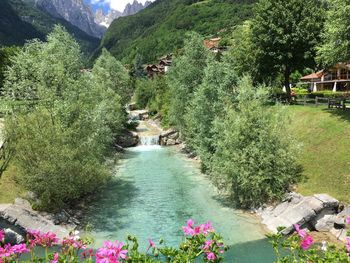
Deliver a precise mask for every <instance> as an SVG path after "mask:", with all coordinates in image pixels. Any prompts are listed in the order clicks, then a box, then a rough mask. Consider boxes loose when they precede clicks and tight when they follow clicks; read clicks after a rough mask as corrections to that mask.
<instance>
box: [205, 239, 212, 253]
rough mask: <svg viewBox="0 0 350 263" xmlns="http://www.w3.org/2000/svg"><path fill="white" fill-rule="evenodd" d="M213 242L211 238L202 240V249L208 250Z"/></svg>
mask: <svg viewBox="0 0 350 263" xmlns="http://www.w3.org/2000/svg"><path fill="white" fill-rule="evenodd" d="M213 243H214V241H213V240H206V241H205V242H204V246H203V250H206V251H208V250H209V249H210V247H211V245H212V244H213Z"/></svg>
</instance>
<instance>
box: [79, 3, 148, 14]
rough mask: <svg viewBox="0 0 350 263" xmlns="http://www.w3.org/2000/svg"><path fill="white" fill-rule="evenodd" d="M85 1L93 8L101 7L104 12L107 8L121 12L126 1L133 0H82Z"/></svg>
mask: <svg viewBox="0 0 350 263" xmlns="http://www.w3.org/2000/svg"><path fill="white" fill-rule="evenodd" d="M84 1H85V3H87V4H90V5H91V6H92V8H93V9H94V10H96V9H97V8H102V9H103V10H104V11H105V12H108V10H109V9H114V10H118V11H121V12H123V11H124V8H125V6H126V5H127V4H128V3H132V2H133V1H134V0H84ZM146 1H147V0H138V2H141V3H145V2H146Z"/></svg>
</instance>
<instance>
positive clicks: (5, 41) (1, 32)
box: [0, 0, 99, 53]
mask: <svg viewBox="0 0 350 263" xmlns="http://www.w3.org/2000/svg"><path fill="white" fill-rule="evenodd" d="M55 24H61V25H63V26H64V27H65V28H66V29H67V30H68V32H69V33H70V34H72V35H73V36H74V37H75V38H76V39H77V41H78V42H79V43H80V44H81V46H82V49H83V51H85V52H87V53H90V52H92V51H93V50H94V49H96V47H97V46H98V43H99V39H97V38H94V37H91V36H89V35H87V34H86V33H85V32H83V31H82V30H80V29H79V28H77V27H75V26H73V25H71V24H70V23H68V22H66V21H65V20H63V19H59V18H54V17H52V16H50V15H48V14H47V13H45V12H43V11H41V10H39V9H37V8H36V7H35V6H34V1H32V0H23V1H22V0H1V1H0V45H6V46H8V45H23V44H24V43H25V41H26V40H28V39H33V38H39V39H44V38H45V36H46V35H47V34H48V33H49V32H51V30H52V28H53V26H54V25H55Z"/></svg>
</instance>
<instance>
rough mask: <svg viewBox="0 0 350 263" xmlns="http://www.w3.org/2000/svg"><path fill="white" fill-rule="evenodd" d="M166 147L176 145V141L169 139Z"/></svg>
mask: <svg viewBox="0 0 350 263" xmlns="http://www.w3.org/2000/svg"><path fill="white" fill-rule="evenodd" d="M166 145H168V146H172V145H176V141H175V140H173V139H168V140H167V142H166Z"/></svg>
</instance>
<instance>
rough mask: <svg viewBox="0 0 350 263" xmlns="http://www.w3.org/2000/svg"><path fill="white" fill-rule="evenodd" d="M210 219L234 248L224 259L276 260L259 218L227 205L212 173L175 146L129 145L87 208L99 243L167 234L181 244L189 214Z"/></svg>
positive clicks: (143, 242)
mask: <svg viewBox="0 0 350 263" xmlns="http://www.w3.org/2000/svg"><path fill="white" fill-rule="evenodd" d="M189 218H192V219H193V220H195V222H196V223H204V222H207V221H211V222H212V223H213V226H214V228H215V229H216V230H217V232H219V233H220V234H222V236H223V237H224V240H225V243H226V244H227V245H230V246H231V249H230V250H229V251H228V252H226V254H225V262H242V263H245V262H247V263H248V262H260V263H264V262H273V252H272V249H271V247H270V245H269V244H268V242H267V241H266V239H265V238H264V232H263V230H262V228H261V226H260V225H259V222H258V220H257V219H256V218H254V217H253V216H251V215H247V214H245V213H242V212H241V211H238V210H234V209H232V208H230V207H229V206H227V205H225V202H223V201H222V200H220V198H219V196H218V195H217V194H216V191H215V188H214V187H213V186H212V184H211V183H210V181H209V180H208V178H206V177H205V176H204V175H202V174H201V173H200V172H199V169H198V167H197V165H196V163H194V162H193V161H191V160H188V159H187V158H186V157H185V156H183V155H182V154H181V153H179V152H178V151H177V149H176V148H175V147H174V148H172V147H168V148H165V147H161V146H158V145H153V146H138V147H135V148H130V149H128V150H127V151H126V153H125V154H124V156H123V159H122V160H121V161H120V162H119V164H118V167H117V169H116V175H115V177H114V178H113V180H112V181H111V182H110V183H109V184H108V186H107V187H106V189H105V190H104V191H103V192H102V193H101V194H99V195H96V198H95V200H94V202H93V203H92V205H91V206H90V207H89V210H88V211H87V214H86V217H85V221H86V222H88V223H89V224H91V225H92V229H93V231H92V234H93V236H94V238H95V244H94V246H95V247H99V246H101V244H102V243H103V241H104V240H125V238H126V236H127V235H128V234H132V235H136V236H137V237H138V238H139V241H140V244H141V248H142V249H145V248H146V246H147V245H148V241H147V240H148V239H149V238H152V239H153V240H158V239H159V238H164V239H165V240H166V244H167V245H177V244H178V243H179V242H180V241H181V239H182V238H183V233H182V231H181V226H182V225H185V223H186V221H187V219H189Z"/></svg>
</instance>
